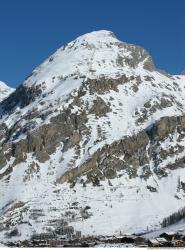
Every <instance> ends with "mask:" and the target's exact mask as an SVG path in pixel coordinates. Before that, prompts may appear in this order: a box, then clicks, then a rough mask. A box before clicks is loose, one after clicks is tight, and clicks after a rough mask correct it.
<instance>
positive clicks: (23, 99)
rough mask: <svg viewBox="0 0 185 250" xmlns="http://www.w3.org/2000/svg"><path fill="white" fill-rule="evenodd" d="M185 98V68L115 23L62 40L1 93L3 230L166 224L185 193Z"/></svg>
mask: <svg viewBox="0 0 185 250" xmlns="http://www.w3.org/2000/svg"><path fill="white" fill-rule="evenodd" d="M184 107H185V76H184V75H178V76H171V75H169V74H166V73H162V72H160V71H158V70H156V69H155V66H154V64H153V62H152V59H151V57H150V55H149V54H148V53H147V52H146V50H144V49H143V48H141V47H138V46H135V45H131V44H127V43H123V42H121V41H119V40H118V39H117V38H116V37H115V36H114V34H113V33H112V32H109V31H97V32H92V33H89V34H86V35H83V36H81V37H79V38H77V39H76V40H74V41H73V42H71V43H68V44H67V45H65V46H63V47H62V48H60V49H59V50H58V51H57V52H56V53H54V54H53V55H52V56H51V57H50V58H48V59H47V60H46V61H44V62H43V64H41V65H40V66H39V67H37V68H36V69H35V70H34V71H33V72H32V74H31V75H30V76H29V77H28V78H27V79H26V80H25V81H24V82H23V83H22V85H20V86H19V87H18V88H17V89H16V91H15V92H14V93H12V95H10V96H9V97H8V98H7V99H6V100H4V101H3V102H2V103H1V123H0V146H1V151H0V196H1V200H0V209H1V210H0V211H1V212H0V215H1V220H0V223H1V224H0V227H1V229H2V233H1V235H0V239H2V240H3V241H6V240H16V239H25V238H29V237H31V235H32V234H33V233H41V232H47V231H55V229H56V228H57V227H58V226H59V225H60V227H67V225H68V226H69V227H70V226H72V227H73V228H74V230H80V231H81V232H82V234H84V235H87V234H90V235H101V234H105V235H108V234H120V231H122V232H124V233H134V232H141V231H144V230H147V229H149V230H151V229H153V228H155V227H156V228H157V227H160V223H161V221H162V220H163V218H164V217H165V216H168V215H169V214H170V213H172V212H175V211H176V210H178V209H179V208H180V207H182V206H183V205H184V201H185V198H184V196H185V194H184V191H185V190H184V185H185V172H184V158H185V117H184V113H185V112H184V111H185V109H184ZM87 205H88V206H89V207H88V208H87ZM64 221H65V223H66V224H67V225H66V224H65V223H63V222H64ZM64 224H65V225H64ZM15 228H17V229H18V231H17V234H16V235H15V231H14V237H12V230H13V229H15ZM68 230H69V228H68ZM6 237H7V238H6Z"/></svg>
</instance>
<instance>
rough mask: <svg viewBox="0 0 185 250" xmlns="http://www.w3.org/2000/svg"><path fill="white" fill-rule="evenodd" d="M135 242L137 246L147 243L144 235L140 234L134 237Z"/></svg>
mask: <svg viewBox="0 0 185 250" xmlns="http://www.w3.org/2000/svg"><path fill="white" fill-rule="evenodd" d="M134 243H135V244H136V245H137V246H139V245H145V243H146V241H145V239H144V238H143V237H140V236H138V237H136V238H135V239H134Z"/></svg>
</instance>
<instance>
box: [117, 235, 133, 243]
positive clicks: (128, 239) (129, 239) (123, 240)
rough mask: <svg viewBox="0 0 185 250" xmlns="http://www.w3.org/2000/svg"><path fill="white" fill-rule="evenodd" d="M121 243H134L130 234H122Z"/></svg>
mask: <svg viewBox="0 0 185 250" xmlns="http://www.w3.org/2000/svg"><path fill="white" fill-rule="evenodd" d="M120 242H121V243H134V237H131V236H123V237H121V239H120Z"/></svg>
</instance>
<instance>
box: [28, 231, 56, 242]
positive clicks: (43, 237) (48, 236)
mask: <svg viewBox="0 0 185 250" xmlns="http://www.w3.org/2000/svg"><path fill="white" fill-rule="evenodd" d="M55 238H56V235H55V234H54V233H41V234H34V235H33V236H32V240H39V241H41V240H49V239H55Z"/></svg>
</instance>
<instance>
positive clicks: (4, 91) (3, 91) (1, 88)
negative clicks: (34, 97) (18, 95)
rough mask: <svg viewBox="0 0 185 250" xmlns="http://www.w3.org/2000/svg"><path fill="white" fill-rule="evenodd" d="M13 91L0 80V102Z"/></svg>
mask: <svg viewBox="0 0 185 250" xmlns="http://www.w3.org/2000/svg"><path fill="white" fill-rule="evenodd" d="M13 91H14V89H13V88H10V87H8V86H7V85H6V84H5V83H4V82H1V81H0V102H1V101H2V100H3V99H5V98H6V97H8V96H9V95H10V94H11V93H12V92H13Z"/></svg>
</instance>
